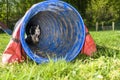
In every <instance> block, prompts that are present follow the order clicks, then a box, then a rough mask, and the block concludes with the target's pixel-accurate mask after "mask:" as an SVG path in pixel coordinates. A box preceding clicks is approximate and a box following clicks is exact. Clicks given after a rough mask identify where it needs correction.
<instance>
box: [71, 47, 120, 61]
mask: <svg viewBox="0 0 120 80" xmlns="http://www.w3.org/2000/svg"><path fill="white" fill-rule="evenodd" d="M101 56H104V57H112V58H119V59H120V50H117V49H113V48H109V47H106V46H100V45H97V52H95V53H93V55H92V56H87V55H85V54H81V53H80V54H79V55H78V56H77V57H76V59H77V60H82V61H84V60H86V59H89V58H93V59H97V58H99V57H101ZM76 59H75V60H76ZM73 62H74V61H73Z"/></svg>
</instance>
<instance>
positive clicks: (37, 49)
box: [20, 0, 85, 63]
mask: <svg viewBox="0 0 120 80" xmlns="http://www.w3.org/2000/svg"><path fill="white" fill-rule="evenodd" d="M21 22H22V24H21V29H20V41H21V44H22V47H23V48H24V50H25V52H26V54H27V55H28V56H29V57H30V58H31V59H32V60H33V61H35V62H36V63H43V62H49V59H52V60H54V61H57V60H59V59H65V60H66V61H71V60H73V59H74V58H75V57H76V56H77V55H78V54H79V53H80V51H81V49H82V47H83V44H84V40H85V27H84V23H83V20H82V18H81V16H80V14H79V13H78V11H77V10H76V9H75V8H74V7H72V6H71V5H70V4H68V3H66V2H63V1H59V0H48V1H43V2H40V3H38V4H35V5H33V6H32V7H31V8H30V9H29V10H28V11H27V12H26V14H25V15H24V17H23V18H22V20H21ZM34 25H39V26H40V30H41V31H40V32H41V35H40V39H39V43H38V44H37V45H36V46H32V47H33V48H34V49H32V48H31V47H30V46H29V45H28V44H27V43H26V41H25V38H26V34H27V32H26V31H27V30H29V27H30V26H34Z"/></svg>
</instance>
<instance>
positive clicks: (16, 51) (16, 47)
mask: <svg viewBox="0 0 120 80" xmlns="http://www.w3.org/2000/svg"><path fill="white" fill-rule="evenodd" d="M25 59H26V54H25V52H24V50H23V48H22V45H21V43H20V23H19V24H18V25H17V27H16V29H15V31H14V32H13V35H12V39H11V40H10V42H9V44H8V45H7V48H6V49H5V51H4V52H3V55H2V63H3V64H6V63H14V62H23V61H24V60H25Z"/></svg>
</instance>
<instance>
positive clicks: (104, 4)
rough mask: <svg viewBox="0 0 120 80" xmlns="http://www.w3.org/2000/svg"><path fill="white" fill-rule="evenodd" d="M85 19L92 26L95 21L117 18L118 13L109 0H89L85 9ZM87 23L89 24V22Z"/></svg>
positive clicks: (114, 19)
mask: <svg viewBox="0 0 120 80" xmlns="http://www.w3.org/2000/svg"><path fill="white" fill-rule="evenodd" d="M86 15H87V17H86V20H87V22H90V23H91V25H92V26H93V25H94V24H95V22H104V21H105V22H106V23H108V24H109V23H111V22H112V21H116V20H117V19H118V17H119V16H118V13H117V10H116V9H115V7H114V5H113V4H111V3H110V0H91V2H89V4H88V6H87V9H86ZM90 23H89V24H90Z"/></svg>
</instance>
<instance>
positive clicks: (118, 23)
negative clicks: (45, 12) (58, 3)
mask: <svg viewBox="0 0 120 80" xmlns="http://www.w3.org/2000/svg"><path fill="white" fill-rule="evenodd" d="M41 1H44V0H0V22H3V23H5V24H6V25H7V26H8V27H9V28H11V29H14V25H15V23H16V22H17V21H18V20H19V19H20V18H21V17H23V16H24V14H25V12H26V11H27V10H28V9H29V8H30V7H31V6H32V5H33V4H35V3H38V2H41ZM63 1H65V2H67V3H69V4H71V5H72V6H73V7H75V8H76V9H77V10H78V11H79V13H80V15H81V16H82V18H83V20H84V23H85V24H86V25H87V27H88V28H89V30H92V31H94V30H96V26H98V30H102V31H103V30H112V25H114V29H115V30H120V0H63ZM112 23H114V24H112ZM103 27H104V28H103Z"/></svg>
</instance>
